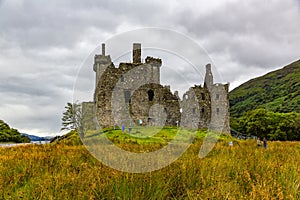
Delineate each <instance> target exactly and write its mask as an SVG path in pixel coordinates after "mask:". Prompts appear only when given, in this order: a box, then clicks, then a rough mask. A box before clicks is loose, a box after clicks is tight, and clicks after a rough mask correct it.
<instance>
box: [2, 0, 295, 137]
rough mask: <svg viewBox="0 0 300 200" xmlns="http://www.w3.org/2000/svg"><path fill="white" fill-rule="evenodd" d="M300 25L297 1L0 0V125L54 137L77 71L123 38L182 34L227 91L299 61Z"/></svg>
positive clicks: (58, 130)
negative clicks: (141, 33)
mask: <svg viewBox="0 0 300 200" xmlns="http://www.w3.org/2000/svg"><path fill="white" fill-rule="evenodd" d="M299 22H300V1H299V0H285V1H282V0H268V1H266V0H265V1H261V0H212V1H206V0H194V1H174V0H164V1H162V0H151V1H139V0H136V1H134V0H128V1H126V0H122V1H116V0H110V1H107V0H97V1H91V0H85V1H82V0H66V1H65V0H51V1H38V0H0V70H1V71H0V95H1V98H0V119H3V120H4V121H6V122H7V123H8V124H9V125H11V126H12V127H14V128H17V129H18V130H19V131H20V132H26V133H29V134H38V135H55V134H58V133H59V132H60V128H61V116H62V112H63V110H64V106H65V104H66V103H67V102H72V101H73V94H74V92H73V88H74V84H75V82H76V80H78V79H76V76H77V74H78V72H79V70H80V69H81V67H82V66H83V65H86V63H89V62H91V63H92V62H93V61H92V60H87V59H89V58H92V57H93V55H92V54H91V53H92V52H93V51H94V50H95V48H97V47H98V46H99V45H100V44H101V43H102V42H104V41H107V40H109V39H111V38H113V37H114V36H115V35H118V34H122V33H124V32H127V31H131V30H135V29H139V28H144V27H159V28H163V29H168V30H174V31H176V32H180V33H181V34H183V35H186V36H187V37H189V38H190V39H192V40H193V41H195V42H196V43H198V44H199V45H200V46H202V47H203V48H204V49H205V50H206V51H207V53H208V55H209V57H210V59H211V60H212V61H213V64H214V67H215V69H216V71H217V73H218V74H219V75H220V76H221V77H222V80H223V81H224V82H230V89H233V88H234V87H236V86H238V85H240V84H241V83H243V82H246V81H247V80H249V79H251V78H254V77H257V76H260V75H263V74H265V73H266V72H269V71H272V70H275V69H278V68H281V67H283V66H284V65H286V64H289V63H291V62H293V61H296V60H299V59H300V55H299V52H300V26H299ZM107 48H108V49H109V47H107ZM128 48H129V50H130V48H131V46H130V47H128ZM107 53H108V54H109V52H107ZM91 55H92V56H91ZM145 56H146V55H145ZM112 59H116V58H112ZM166 59H167V58H166ZM84 63H85V64H84ZM166 68H167V67H166ZM90 70H91V73H92V66H90ZM178 70H179V69H178ZM178 70H175V72H178ZM175 72H174V73H170V74H172V75H173V76H171V78H172V77H173V79H174V80H175V79H176V78H175V77H176V73H175ZM202 81H203V80H199V83H195V84H200V83H202Z"/></svg>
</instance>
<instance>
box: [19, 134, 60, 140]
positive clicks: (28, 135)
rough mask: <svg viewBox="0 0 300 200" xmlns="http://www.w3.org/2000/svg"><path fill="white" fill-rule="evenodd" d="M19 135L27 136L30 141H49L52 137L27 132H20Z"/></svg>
mask: <svg viewBox="0 0 300 200" xmlns="http://www.w3.org/2000/svg"><path fill="white" fill-rule="evenodd" d="M21 135H24V136H26V137H28V138H29V139H30V140H31V141H50V140H52V139H53V138H54V137H52V136H46V137H40V136H36V135H30V134H27V133H21Z"/></svg>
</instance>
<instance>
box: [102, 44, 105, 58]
mask: <svg viewBox="0 0 300 200" xmlns="http://www.w3.org/2000/svg"><path fill="white" fill-rule="evenodd" d="M102 55H103V56H105V44H104V43H102Z"/></svg>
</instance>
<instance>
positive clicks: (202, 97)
mask: <svg viewBox="0 0 300 200" xmlns="http://www.w3.org/2000/svg"><path fill="white" fill-rule="evenodd" d="M201 99H202V100H205V94H204V93H203V92H202V93H201Z"/></svg>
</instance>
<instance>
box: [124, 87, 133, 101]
mask: <svg viewBox="0 0 300 200" xmlns="http://www.w3.org/2000/svg"><path fill="white" fill-rule="evenodd" d="M130 95H131V94H130V91H129V90H126V91H124V96H125V103H130Z"/></svg>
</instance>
